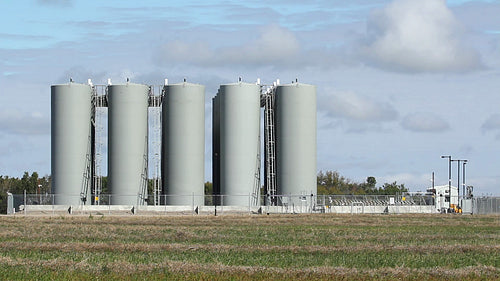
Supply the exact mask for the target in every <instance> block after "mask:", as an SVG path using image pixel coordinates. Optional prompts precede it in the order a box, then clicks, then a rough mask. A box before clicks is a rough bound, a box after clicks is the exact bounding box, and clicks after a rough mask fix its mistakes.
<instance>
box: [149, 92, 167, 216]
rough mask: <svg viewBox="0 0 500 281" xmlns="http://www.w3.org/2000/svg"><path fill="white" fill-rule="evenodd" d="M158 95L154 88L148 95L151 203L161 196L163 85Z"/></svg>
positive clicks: (158, 199) (158, 202) (156, 204)
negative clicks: (151, 183) (151, 181)
mask: <svg viewBox="0 0 500 281" xmlns="http://www.w3.org/2000/svg"><path fill="white" fill-rule="evenodd" d="M158 89H159V90H158V95H154V92H155V91H154V90H152V91H151V95H150V96H149V109H150V113H151V114H152V117H151V123H152V124H151V127H150V128H151V132H150V134H149V135H150V139H151V144H152V147H151V151H150V152H151V154H150V155H153V158H152V162H153V163H152V165H150V166H152V167H153V170H152V173H151V174H152V175H151V179H152V180H153V205H154V206H158V205H160V196H161V176H160V167H161V166H160V163H161V162H160V161H161V159H160V158H161V157H160V155H161V111H162V108H161V103H162V97H163V94H164V93H163V92H164V90H163V87H162V86H158Z"/></svg>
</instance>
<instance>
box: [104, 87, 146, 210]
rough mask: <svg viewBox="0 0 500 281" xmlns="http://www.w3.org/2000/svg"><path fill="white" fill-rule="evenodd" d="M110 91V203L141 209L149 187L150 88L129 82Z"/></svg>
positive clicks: (111, 88) (109, 88)
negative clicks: (147, 185) (139, 207)
mask: <svg viewBox="0 0 500 281" xmlns="http://www.w3.org/2000/svg"><path fill="white" fill-rule="evenodd" d="M107 90H108V130H109V131H108V182H109V193H110V195H111V198H110V203H111V204H112V205H136V204H138V205H141V204H143V203H144V200H143V199H142V196H144V197H145V196H146V194H141V192H142V190H143V189H144V187H145V185H146V184H147V160H148V158H147V151H148V95H149V86H146V85H141V84H133V83H128V82H127V83H126V84H122V85H110V86H108V89H107ZM139 194H141V195H142V196H141V197H140V196H139Z"/></svg>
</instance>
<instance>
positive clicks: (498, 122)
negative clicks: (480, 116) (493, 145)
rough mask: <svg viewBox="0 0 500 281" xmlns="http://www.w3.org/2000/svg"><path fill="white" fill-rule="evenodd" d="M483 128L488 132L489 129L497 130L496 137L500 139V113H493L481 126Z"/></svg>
mask: <svg viewBox="0 0 500 281" xmlns="http://www.w3.org/2000/svg"><path fill="white" fill-rule="evenodd" d="M481 129H482V130H483V132H488V131H495V132H497V134H496V137H495V138H496V139H497V140H500V114H493V115H491V116H490V117H489V118H488V119H486V121H484V123H483V125H482V126H481Z"/></svg>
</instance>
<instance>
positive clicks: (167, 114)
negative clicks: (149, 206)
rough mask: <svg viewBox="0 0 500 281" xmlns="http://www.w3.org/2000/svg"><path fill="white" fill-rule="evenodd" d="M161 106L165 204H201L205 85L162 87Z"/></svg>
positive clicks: (203, 190) (203, 161)
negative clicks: (163, 93)
mask: <svg viewBox="0 0 500 281" xmlns="http://www.w3.org/2000/svg"><path fill="white" fill-rule="evenodd" d="M164 90H165V91H164V92H165V96H164V97H163V104H162V141H163V144H162V171H163V173H162V179H163V194H165V195H166V204H167V205H192V204H194V205H195V206H202V205H204V192H205V188H204V180H205V86H202V85H198V84H192V83H186V82H184V83H180V84H173V85H166V86H165V87H164Z"/></svg>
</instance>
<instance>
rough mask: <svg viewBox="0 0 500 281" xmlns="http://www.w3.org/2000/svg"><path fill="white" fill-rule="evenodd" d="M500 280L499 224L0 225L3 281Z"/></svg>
mask: <svg viewBox="0 0 500 281" xmlns="http://www.w3.org/2000/svg"><path fill="white" fill-rule="evenodd" d="M398 278H400V279H401V278H402V279H405V280H500V217H498V216H465V215H464V216H460V215H354V216H352V215H332V214H329V215H326V214H325V215H276V216H255V215H254V216H250V215H248V216H241V215H239V216H219V217H211V216H151V217H142V216H130V217H111V216H109V217H108V216H93V217H92V216H91V217H88V216H87V217H85V216H66V217H23V216H14V217H12V216H11V217H7V216H2V217H0V279H2V280H6V279H7V280H21V279H22V280H26V279H28V280H69V279H72V280H89V279H92V280H123V279H129V280H165V279H169V280H193V279H195V280H262V279H267V280H285V279H287V280H311V279H318V280H332V279H333V280H346V279H356V280H393V279H398Z"/></svg>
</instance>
